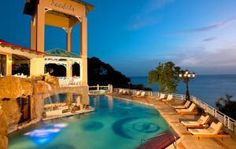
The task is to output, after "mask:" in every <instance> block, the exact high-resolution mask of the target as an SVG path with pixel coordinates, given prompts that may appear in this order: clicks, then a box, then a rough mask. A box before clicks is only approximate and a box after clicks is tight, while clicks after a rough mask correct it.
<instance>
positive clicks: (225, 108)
mask: <svg viewBox="0 0 236 149" xmlns="http://www.w3.org/2000/svg"><path fill="white" fill-rule="evenodd" d="M232 97H233V96H231V95H228V94H226V95H225V97H220V98H218V99H217V100H216V103H215V104H216V107H217V109H218V110H219V111H220V112H222V113H224V114H226V115H228V116H229V117H231V118H233V119H236V110H235V109H236V101H232V100H231V98H232Z"/></svg>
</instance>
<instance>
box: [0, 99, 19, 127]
mask: <svg viewBox="0 0 236 149" xmlns="http://www.w3.org/2000/svg"><path fill="white" fill-rule="evenodd" d="M0 104H1V106H2V111H3V112H4V114H5V116H6V123H7V126H8V131H11V130H12V129H15V128H16V126H17V125H18V122H19V121H20V117H21V113H20V109H19V106H18V104H17V100H16V99H5V100H0ZM1 124H2V121H1ZM3 125H4V124H3Z"/></svg>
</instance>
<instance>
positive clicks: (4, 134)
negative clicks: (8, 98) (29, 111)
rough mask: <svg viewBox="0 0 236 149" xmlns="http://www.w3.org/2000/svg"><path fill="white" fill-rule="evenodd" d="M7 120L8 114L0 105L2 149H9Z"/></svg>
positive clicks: (0, 148)
mask: <svg viewBox="0 0 236 149" xmlns="http://www.w3.org/2000/svg"><path fill="white" fill-rule="evenodd" d="M7 146H8V139H7V120H6V116H5V114H4V112H3V110H2V107H1V106H0V149H7Z"/></svg>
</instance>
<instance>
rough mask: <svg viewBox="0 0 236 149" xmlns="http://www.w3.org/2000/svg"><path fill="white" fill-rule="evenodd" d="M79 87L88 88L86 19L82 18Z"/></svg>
mask: <svg viewBox="0 0 236 149" xmlns="http://www.w3.org/2000/svg"><path fill="white" fill-rule="evenodd" d="M80 29H81V32H80V33H81V49H80V55H81V63H82V71H81V81H82V82H81V85H82V86H88V60H87V18H86V17H83V18H82V22H81V27H80Z"/></svg>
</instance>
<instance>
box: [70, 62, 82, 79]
mask: <svg viewBox="0 0 236 149" xmlns="http://www.w3.org/2000/svg"><path fill="white" fill-rule="evenodd" d="M72 76H76V77H80V64H78V63H74V64H73V65H72Z"/></svg>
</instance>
